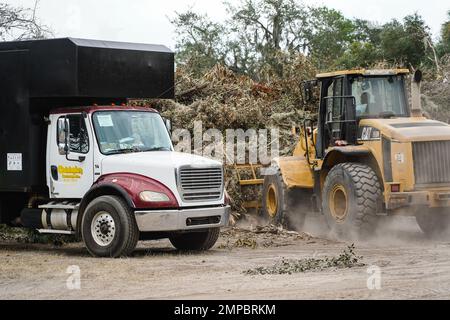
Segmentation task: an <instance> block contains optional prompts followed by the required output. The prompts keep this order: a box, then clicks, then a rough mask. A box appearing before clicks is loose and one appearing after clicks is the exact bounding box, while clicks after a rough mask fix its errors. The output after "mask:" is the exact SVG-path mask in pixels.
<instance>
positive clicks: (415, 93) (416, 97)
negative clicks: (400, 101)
mask: <svg viewBox="0 0 450 320" xmlns="http://www.w3.org/2000/svg"><path fill="white" fill-rule="evenodd" d="M421 83H422V71H420V70H417V71H416V72H415V73H414V77H413V78H412V83H411V116H413V117H422V116H423V110H422V98H421Z"/></svg>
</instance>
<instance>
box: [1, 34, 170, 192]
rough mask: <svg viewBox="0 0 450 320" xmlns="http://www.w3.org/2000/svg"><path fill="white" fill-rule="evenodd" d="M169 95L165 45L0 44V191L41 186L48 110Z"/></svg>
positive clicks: (77, 41) (43, 185)
mask: <svg viewBox="0 0 450 320" xmlns="http://www.w3.org/2000/svg"><path fill="white" fill-rule="evenodd" d="M173 96H174V54H173V53H172V52H171V51H170V50H169V49H168V48H166V47H164V46H158V45H147V44H133V43H121V42H108V41H96V40H84V39H72V38H66V39H51V40H36V41H18V42H3V43H0V112H1V115H0V192H34V191H41V190H42V189H45V188H46V182H45V154H46V152H45V150H46V146H45V144H46V135H47V125H46V123H45V121H44V119H45V117H46V116H47V115H48V112H49V110H50V109H52V108H56V107H68V106H84V105H91V104H93V103H97V104H102V103H108V104H109V103H113V102H115V103H122V102H124V101H125V100H126V99H127V98H138V99H139V98H161V99H171V98H173ZM11 161H16V162H20V165H18V163H15V164H14V165H11V163H8V162H11ZM19 169H20V170H19Z"/></svg>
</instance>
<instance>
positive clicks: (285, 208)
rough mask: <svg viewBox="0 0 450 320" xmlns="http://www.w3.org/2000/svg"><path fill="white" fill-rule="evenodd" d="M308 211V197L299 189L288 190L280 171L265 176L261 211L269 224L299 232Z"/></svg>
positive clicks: (309, 205)
mask: <svg viewBox="0 0 450 320" xmlns="http://www.w3.org/2000/svg"><path fill="white" fill-rule="evenodd" d="M310 209H311V197H310V195H309V194H308V193H307V192H306V191H304V190H301V189H288V188H287V186H286V185H285V183H284V181H283V177H282V176H281V172H280V171H278V172H277V174H275V175H267V176H265V178H264V186H263V194H262V211H263V215H264V217H266V218H267V219H268V220H269V222H270V223H271V224H274V225H282V226H283V227H285V228H287V229H295V230H301V229H302V228H303V226H304V224H305V218H306V214H307V212H308V211H309V210H310Z"/></svg>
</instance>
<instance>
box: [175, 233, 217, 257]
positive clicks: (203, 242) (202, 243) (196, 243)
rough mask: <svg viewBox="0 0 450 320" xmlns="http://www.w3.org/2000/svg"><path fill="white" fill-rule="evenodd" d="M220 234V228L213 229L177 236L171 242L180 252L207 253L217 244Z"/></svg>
mask: <svg viewBox="0 0 450 320" xmlns="http://www.w3.org/2000/svg"><path fill="white" fill-rule="evenodd" d="M219 234H220V228H212V229H208V230H207V231H201V232H189V233H180V234H176V235H173V236H171V237H170V238H169V240H170V242H171V243H172V245H173V246H174V247H175V248H177V249H178V250H183V251H185V250H186V251H206V250H209V249H211V248H212V247H213V246H214V245H215V244H216V242H217V239H219Z"/></svg>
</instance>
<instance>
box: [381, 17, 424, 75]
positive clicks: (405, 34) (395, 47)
mask: <svg viewBox="0 0 450 320" xmlns="http://www.w3.org/2000/svg"><path fill="white" fill-rule="evenodd" d="M380 37H381V43H380V45H381V50H382V54H383V58H384V59H385V60H386V61H388V62H392V63H395V64H398V65H401V66H414V67H415V68H417V67H420V66H421V65H422V64H423V63H425V61H426V56H427V49H428V48H427V44H426V41H425V40H426V39H427V38H430V34H429V28H428V27H427V26H426V25H425V22H424V21H423V19H422V18H421V17H420V16H419V15H417V14H414V15H410V16H407V17H405V18H404V22H403V23H401V22H399V21H397V20H393V21H392V22H390V23H387V24H386V25H384V26H383V30H382V32H381V35H380Z"/></svg>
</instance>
